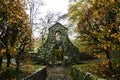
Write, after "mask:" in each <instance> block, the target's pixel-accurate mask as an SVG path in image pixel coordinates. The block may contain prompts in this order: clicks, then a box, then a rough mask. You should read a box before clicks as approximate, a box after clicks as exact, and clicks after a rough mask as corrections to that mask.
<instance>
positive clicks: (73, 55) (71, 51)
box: [37, 23, 79, 64]
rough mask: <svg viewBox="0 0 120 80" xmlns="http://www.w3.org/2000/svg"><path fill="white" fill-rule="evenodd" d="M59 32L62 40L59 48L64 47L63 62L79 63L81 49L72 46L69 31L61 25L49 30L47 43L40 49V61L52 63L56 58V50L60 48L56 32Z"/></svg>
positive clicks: (57, 24) (58, 24)
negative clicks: (56, 47) (57, 47)
mask: <svg viewBox="0 0 120 80" xmlns="http://www.w3.org/2000/svg"><path fill="white" fill-rule="evenodd" d="M57 31H59V32H60V33H61V38H60V42H61V44H59V46H61V47H62V55H63V58H62V62H63V64H68V63H69V64H71V63H74V62H75V61H78V54H79V49H78V48H77V47H76V46H74V45H73V44H72V42H71V41H70V40H69V37H68V29H67V28H66V27H64V26H63V25H62V24H60V23H56V24H55V25H53V26H52V27H50V28H49V34H48V37H47V40H46V42H45V43H44V44H43V46H42V47H40V48H39V49H38V55H37V56H38V57H39V59H42V60H44V61H45V62H48V64H49V63H52V60H53V57H54V54H53V53H54V52H53V51H54V48H55V46H58V44H57V40H56V37H55V36H56V34H55V33H56V32H57Z"/></svg>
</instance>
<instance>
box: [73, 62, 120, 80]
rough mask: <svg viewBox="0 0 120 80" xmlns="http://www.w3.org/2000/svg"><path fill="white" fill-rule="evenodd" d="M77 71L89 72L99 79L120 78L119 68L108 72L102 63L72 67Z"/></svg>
mask: <svg viewBox="0 0 120 80" xmlns="http://www.w3.org/2000/svg"><path fill="white" fill-rule="evenodd" d="M73 67H74V68H75V69H77V70H82V71H84V72H90V73H92V74H93V75H95V76H98V77H101V78H106V79H110V78H118V77H119V76H120V67H118V68H115V69H114V70H109V69H108V68H106V67H105V66H103V65H102V63H100V62H99V63H90V64H80V65H74V66H73Z"/></svg>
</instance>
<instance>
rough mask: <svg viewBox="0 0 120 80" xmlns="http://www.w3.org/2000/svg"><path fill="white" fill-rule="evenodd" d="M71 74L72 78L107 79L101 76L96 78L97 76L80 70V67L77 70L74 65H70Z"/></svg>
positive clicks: (84, 79)
mask: <svg viewBox="0 0 120 80" xmlns="http://www.w3.org/2000/svg"><path fill="white" fill-rule="evenodd" d="M71 70H72V71H71V75H72V78H73V80H107V79H102V78H98V77H97V76H95V75H93V74H91V73H88V72H84V71H82V69H81V70H80V69H79V70H78V69H77V68H75V67H72V69H71Z"/></svg>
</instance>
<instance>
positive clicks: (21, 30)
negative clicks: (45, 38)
mask: <svg viewBox="0 0 120 80" xmlns="http://www.w3.org/2000/svg"><path fill="white" fill-rule="evenodd" d="M23 2H24V0H21V1H20V0H15V1H14V0H2V1H1V2H0V5H1V6H0V10H1V11H0V14H1V15H2V16H1V17H0V20H1V21H0V23H1V24H0V30H1V35H0V41H1V42H2V44H3V45H2V46H4V47H2V48H1V49H0V51H1V54H3V53H4V55H6V58H7V65H6V66H7V67H9V66H10V59H11V56H12V57H15V55H18V52H19V50H18V48H19V47H20V46H21V45H22V44H23V43H24V41H23V40H24V39H25V38H28V37H31V27H30V25H29V19H28V15H27V14H26V12H25V9H24V5H23ZM24 36H26V37H24ZM30 39H31V38H28V41H29V40H30ZM27 44H28V43H27ZM2 56H3V55H2ZM1 62H2V61H1Z"/></svg>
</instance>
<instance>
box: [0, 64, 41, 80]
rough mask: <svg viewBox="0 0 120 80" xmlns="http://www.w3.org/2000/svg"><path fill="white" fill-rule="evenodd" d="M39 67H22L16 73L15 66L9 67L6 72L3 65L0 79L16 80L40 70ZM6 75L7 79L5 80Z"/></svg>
mask: <svg viewBox="0 0 120 80" xmlns="http://www.w3.org/2000/svg"><path fill="white" fill-rule="evenodd" d="M42 67H43V66H41V65H22V66H21V70H20V71H19V72H18V71H16V66H15V65H11V66H10V68H9V69H8V70H7V69H6V67H5V64H3V65H2V68H1V70H0V79H1V80H7V79H9V80H17V79H20V78H23V77H26V76H27V75H29V74H31V73H32V72H34V71H36V70H37V69H39V68H42ZM6 75H7V78H6Z"/></svg>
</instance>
